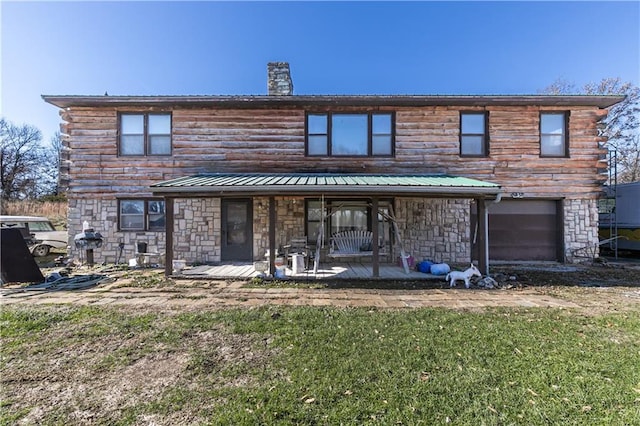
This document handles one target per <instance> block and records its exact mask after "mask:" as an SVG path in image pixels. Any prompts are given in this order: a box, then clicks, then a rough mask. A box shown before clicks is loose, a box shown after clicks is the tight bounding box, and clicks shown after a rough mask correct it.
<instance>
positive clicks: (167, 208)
mask: <svg viewBox="0 0 640 426" xmlns="http://www.w3.org/2000/svg"><path fill="white" fill-rule="evenodd" d="M173 201H174V199H173V198H170V197H164V214H165V221H164V223H165V225H164V226H165V236H164V238H165V240H164V276H165V277H169V276H171V275H172V274H173V220H174V219H173Z"/></svg>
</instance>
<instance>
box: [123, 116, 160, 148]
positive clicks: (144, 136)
mask: <svg viewBox="0 0 640 426" xmlns="http://www.w3.org/2000/svg"><path fill="white" fill-rule="evenodd" d="M119 150H120V151H119V152H120V155H171V114H120V147H119Z"/></svg>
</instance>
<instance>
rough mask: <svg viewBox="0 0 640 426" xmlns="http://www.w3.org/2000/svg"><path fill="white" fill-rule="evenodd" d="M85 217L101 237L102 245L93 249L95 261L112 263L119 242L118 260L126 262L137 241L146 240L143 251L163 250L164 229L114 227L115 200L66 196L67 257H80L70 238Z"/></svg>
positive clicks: (135, 250) (131, 255) (115, 223)
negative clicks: (120, 248)
mask: <svg viewBox="0 0 640 426" xmlns="http://www.w3.org/2000/svg"><path fill="white" fill-rule="evenodd" d="M85 220H86V221H87V222H89V226H91V227H92V228H93V229H94V230H95V231H96V232H99V233H100V234H102V237H103V242H102V247H100V248H98V249H95V250H94V251H93V257H94V261H95V263H103V262H105V263H115V261H116V259H117V258H118V252H119V248H118V245H119V244H120V243H124V250H123V252H122V258H121V259H120V263H128V259H132V258H133V257H134V254H135V253H136V252H137V245H136V244H137V243H138V242H146V243H147V252H150V253H163V252H164V247H165V233H164V232H156V231H153V232H151V231H119V230H118V200H116V199H112V200H109V199H98V200H95V199H94V200H92V199H85V198H82V199H78V198H69V216H68V231H69V246H70V251H69V257H70V258H71V259H75V260H79V259H83V258H84V253H80V252H79V250H77V249H76V248H75V244H74V242H73V237H74V236H75V235H76V234H79V233H80V232H82V223H83V222H84V221H85Z"/></svg>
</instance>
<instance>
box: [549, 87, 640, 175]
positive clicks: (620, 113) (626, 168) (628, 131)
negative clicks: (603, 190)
mask: <svg viewBox="0 0 640 426" xmlns="http://www.w3.org/2000/svg"><path fill="white" fill-rule="evenodd" d="M541 92H542V93H547V94H551V95H562V94H583V95H625V99H624V100H623V101H622V102H620V103H618V104H616V105H614V106H612V107H611V108H610V109H609V114H608V115H607V117H606V118H605V119H604V120H603V121H602V123H603V124H604V126H603V128H602V130H601V133H602V135H603V136H606V137H607V138H608V147H609V149H611V150H616V151H617V160H618V164H617V166H618V167H617V170H618V182H621V183H624V182H634V181H637V180H640V161H639V158H640V89H639V88H638V87H637V86H635V85H634V84H632V83H630V82H623V81H622V80H621V79H620V78H619V77H618V78H603V79H602V80H600V81H599V82H597V83H587V84H585V85H584V87H583V88H582V89H581V90H579V89H577V88H576V85H575V84H574V83H573V82H570V81H568V80H565V79H562V78H559V79H557V80H556V81H555V82H554V83H552V84H551V85H549V86H547V87H546V88H544V89H542V90H541Z"/></svg>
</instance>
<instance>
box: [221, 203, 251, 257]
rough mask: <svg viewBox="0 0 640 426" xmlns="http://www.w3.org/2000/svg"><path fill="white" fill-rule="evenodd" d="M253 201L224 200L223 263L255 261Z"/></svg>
mask: <svg viewBox="0 0 640 426" xmlns="http://www.w3.org/2000/svg"><path fill="white" fill-rule="evenodd" d="M252 226H253V215H252V210H251V200H250V199H241V200H227V199H223V200H222V252H221V258H222V260H223V261H230V260H243V261H247V260H252V259H253V233H252Z"/></svg>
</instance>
